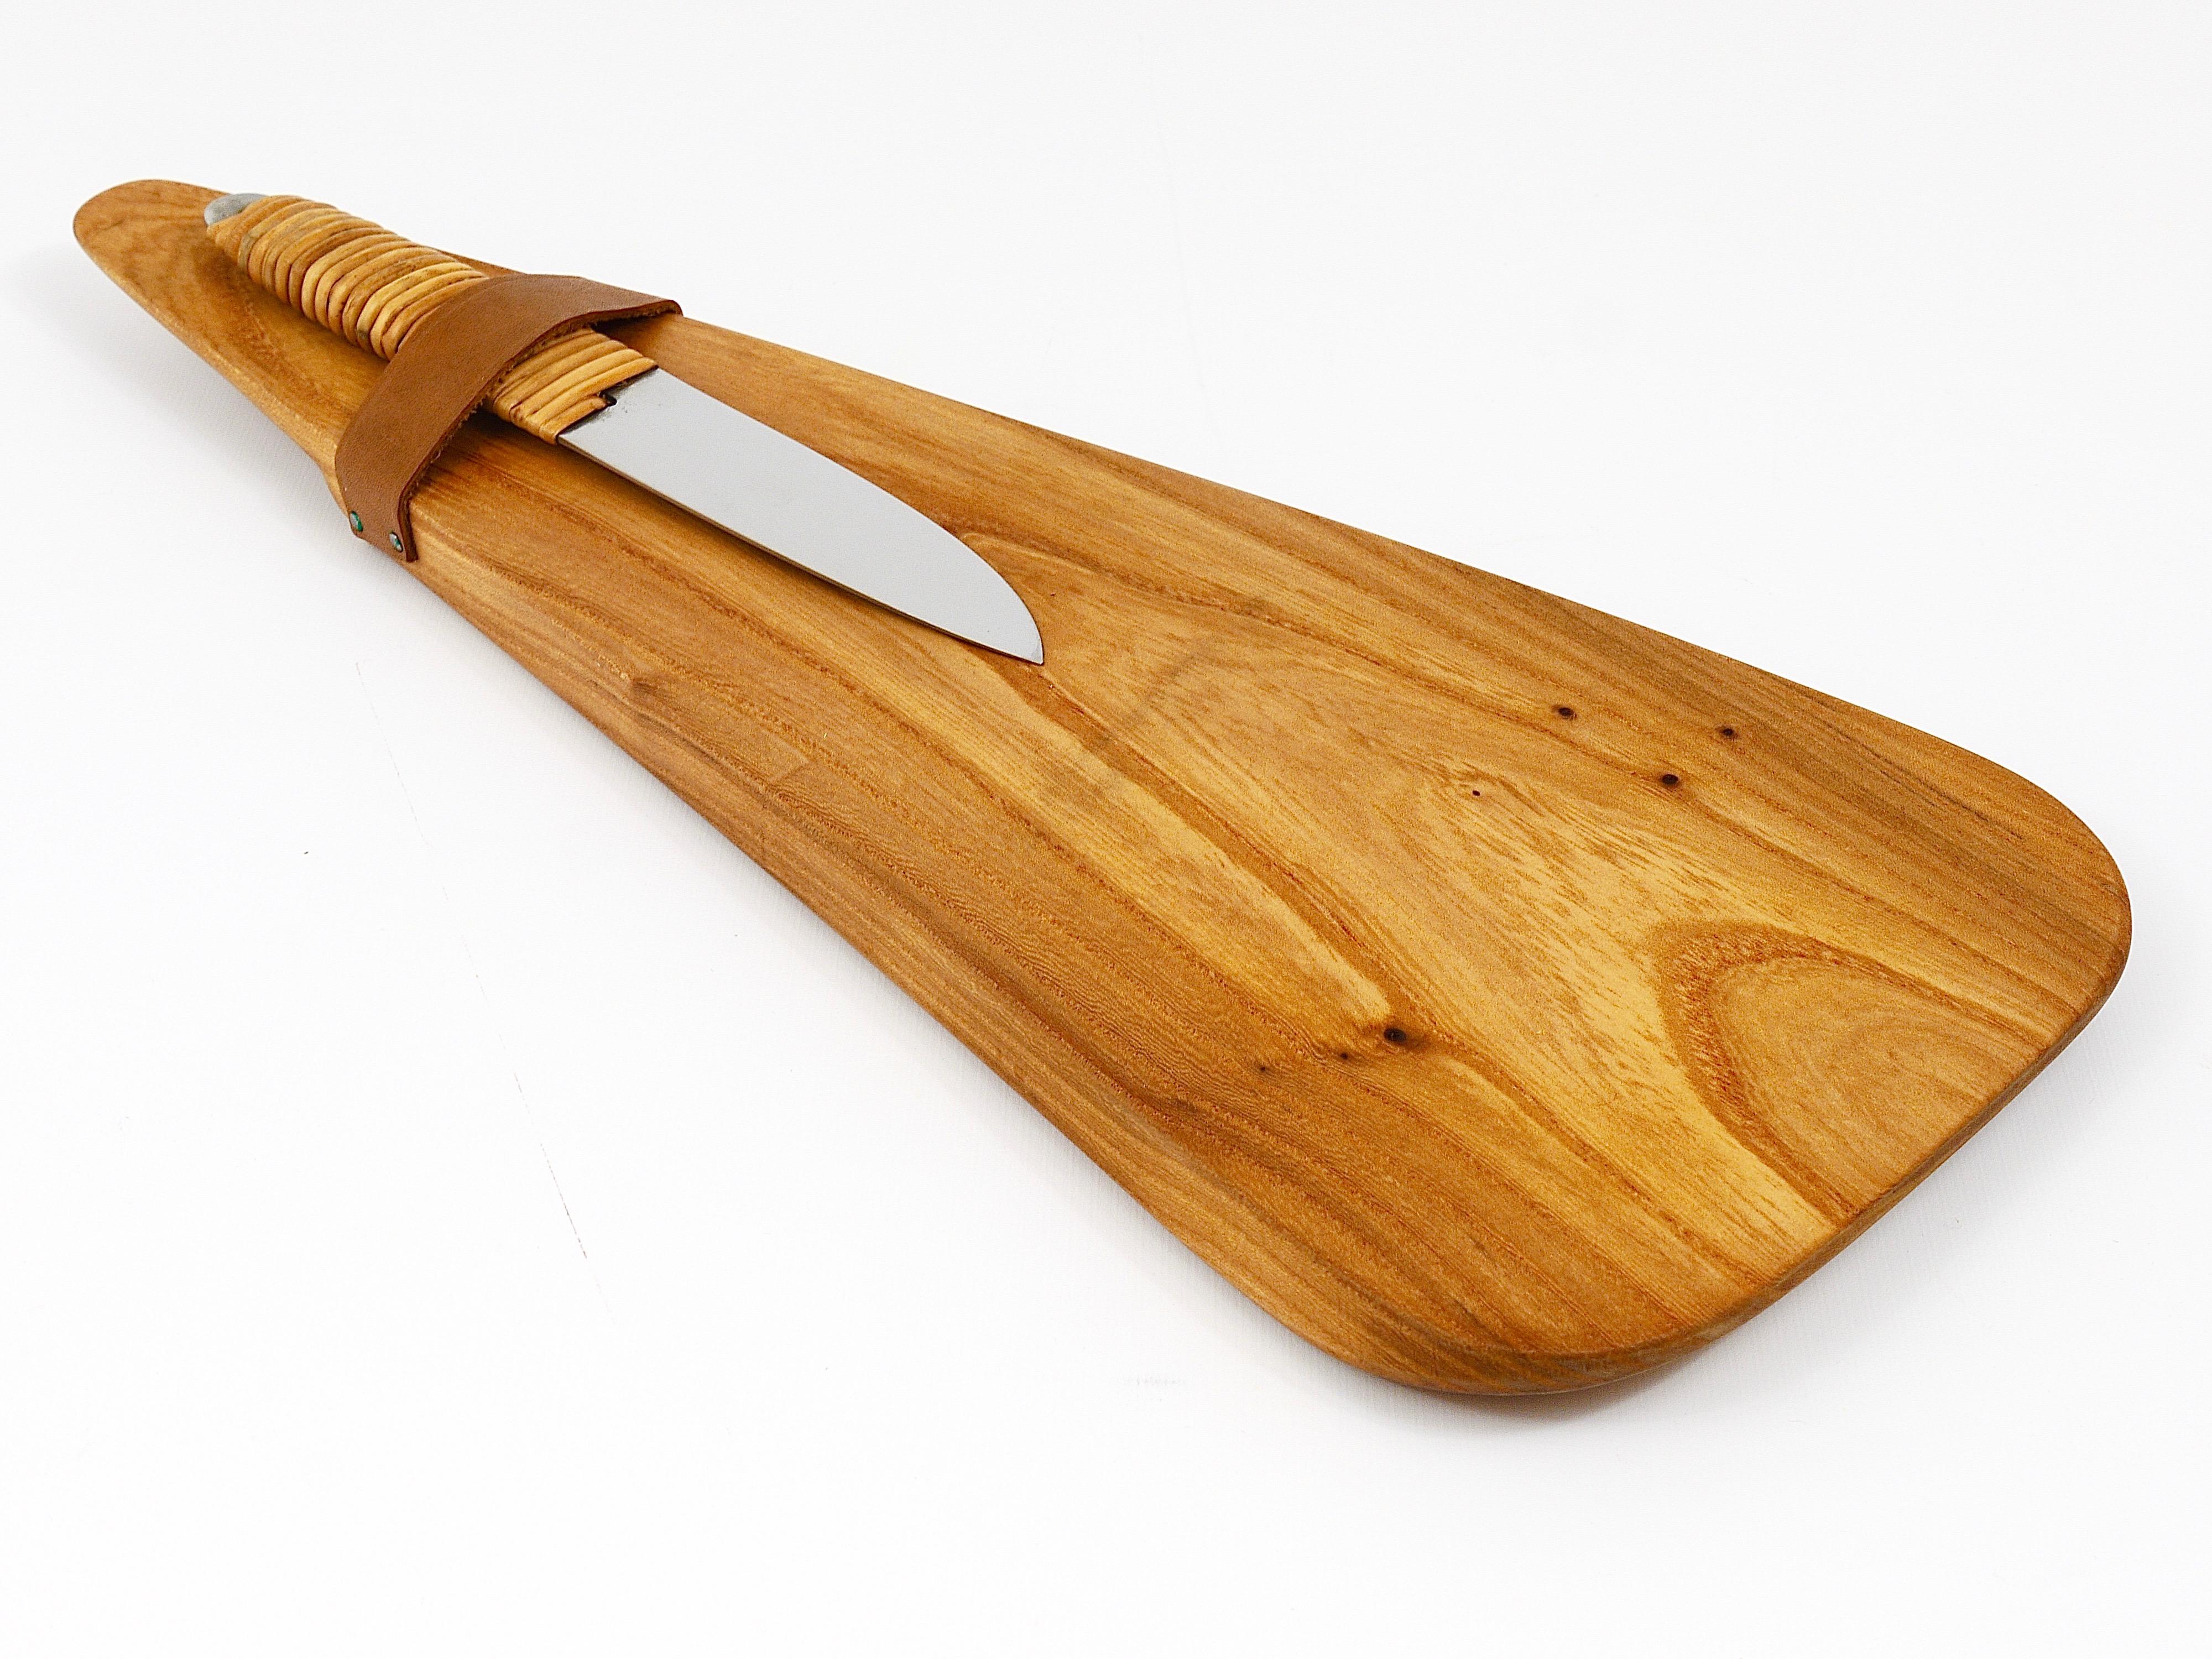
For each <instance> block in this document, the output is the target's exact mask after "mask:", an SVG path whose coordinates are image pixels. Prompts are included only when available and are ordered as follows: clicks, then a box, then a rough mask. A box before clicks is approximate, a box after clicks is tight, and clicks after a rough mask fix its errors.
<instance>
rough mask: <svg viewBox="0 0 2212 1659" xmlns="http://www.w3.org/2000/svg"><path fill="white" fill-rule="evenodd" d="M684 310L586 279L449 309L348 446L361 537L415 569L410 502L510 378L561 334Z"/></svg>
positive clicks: (502, 287) (423, 335) (375, 401)
mask: <svg viewBox="0 0 2212 1659" xmlns="http://www.w3.org/2000/svg"><path fill="white" fill-rule="evenodd" d="M677 309H678V306H677V304H676V302H675V301H673V300H656V299H654V298H653V296H652V295H649V294H633V293H632V292H631V291H630V290H629V289H624V288H609V287H608V286H607V285H606V284H605V283H594V282H590V281H587V280H586V279H585V278H584V277H581V276H523V275H520V274H519V273H517V274H510V275H506V276H494V277H492V278H491V279H490V280H489V282H483V283H472V284H471V285H470V286H469V287H468V288H466V289H463V290H462V291H461V292H460V293H459V294H456V295H453V298H451V299H449V300H447V301H445V302H444V303H443V304H442V305H441V306H440V307H438V308H437V309H436V310H435V311H434V312H432V313H430V314H429V315H428V316H427V317H425V318H424V319H422V321H421V322H420V323H418V324H416V325H415V327H414V329H413V330H412V331H410V333H409V334H408V336H407V338H406V342H405V343H404V344H403V345H401V347H400V348H399V350H398V355H396V356H394V357H393V358H392V362H390V363H389V364H387V365H386V368H385V370H384V373H383V374H382V375H380V377H379V378H378V380H377V382H376V385H375V386H374V387H372V388H371V389H370V391H369V394H368V401H367V402H365V403H363V404H362V406H361V409H360V410H359V412H357V413H356V415H355V416H354V417H353V422H352V424H351V425H349V426H348V427H347V428H346V429H345V432H344V435H343V436H341V437H340V438H339V439H338V455H337V475H338V497H339V499H340V500H341V501H343V502H344V503H345V509H346V513H347V517H348V520H349V522H350V523H351V524H352V526H353V529H354V533H355V534H356V535H357V536H361V537H362V538H366V539H367V540H368V541H370V542H373V543H374V544H376V545H377V546H378V547H380V548H382V549H384V550H385V551H386V552H387V553H392V554H394V555H396V556H398V557H399V558H401V559H404V560H408V561H410V562H411V561H412V560H413V559H414V557H415V534H414V531H413V530H412V528H411V527H410V526H409V524H408V518H407V501H408V498H409V497H410V496H411V495H414V493H415V487H416V485H417V484H418V483H422V475H423V474H424V473H426V472H428V471H429V470H430V463H431V462H433V461H435V460H436V459H438V452H439V451H440V450H441V449H443V448H444V447H446V445H447V442H448V441H451V439H452V438H453V434H455V433H456V432H458V431H459V430H460V429H461V422H464V421H465V420H467V419H468V418H469V416H470V415H471V413H472V412H473V411H474V410H475V409H476V407H477V404H481V403H482V402H483V400H484V398H486V397H487V396H489V394H490V392H491V389H492V387H493V386H495V385H497V384H498V382H499V378H500V376H501V375H502V374H506V373H507V370H508V369H510V368H513V367H514V365H515V364H516V363H518V362H520V361H521V360H522V359H523V358H524V357H526V356H528V355H529V354H530V353H531V352H532V350H533V349H536V348H537V347H538V346H540V345H542V344H544V343H545V342H546V341H547V340H549V339H550V338H551V337H553V336H555V335H556V334H560V333H563V332H566V331H568V330H569V329H572V328H575V327H579V326H586V327H587V326H589V325H591V324H593V323H604V322H611V321H613V320H614V319H617V318H620V317H651V316H654V315H657V314H658V313H661V312H664V311H675V310H677Z"/></svg>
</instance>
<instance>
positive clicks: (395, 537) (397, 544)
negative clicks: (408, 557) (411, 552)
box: [392, 530, 407, 553]
mask: <svg viewBox="0 0 2212 1659" xmlns="http://www.w3.org/2000/svg"><path fill="white" fill-rule="evenodd" d="M406 550H407V544H406V543H404V542H403V541H401V540H400V539H399V532H398V531H396V530H395V531H393V532H392V551H393V552H394V553H404V552H405V551H406Z"/></svg>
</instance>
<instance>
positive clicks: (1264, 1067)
mask: <svg viewBox="0 0 2212 1659" xmlns="http://www.w3.org/2000/svg"><path fill="white" fill-rule="evenodd" d="M1260 1075H1261V1077H1265V1076H1267V1067H1266V1066H1261V1068H1260Z"/></svg>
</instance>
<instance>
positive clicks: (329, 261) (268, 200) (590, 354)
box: [206, 196, 653, 443]
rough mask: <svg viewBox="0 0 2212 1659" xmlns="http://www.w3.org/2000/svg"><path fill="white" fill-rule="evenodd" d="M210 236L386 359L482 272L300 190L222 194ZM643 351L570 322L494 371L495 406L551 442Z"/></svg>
mask: <svg viewBox="0 0 2212 1659" xmlns="http://www.w3.org/2000/svg"><path fill="white" fill-rule="evenodd" d="M206 217H207V228H208V234H209V236H210V237H211V238H213V239H214V241H215V244H216V246H218V247H220V248H221V249H222V251H223V252H225V253H228V255H229V256H230V257H231V258H234V259H235V260H236V261H238V264H239V265H240V268H241V269H242V270H245V272H246V275H247V276H251V277H252V278H253V280H254V281H255V282H257V283H260V284H261V286H262V287H264V288H265V289H268V290H269V291H270V293H271V294H274V295H276V296H277V297H278V298H279V299H282V300H283V301H285V302H286V303H287V304H289V305H291V306H293V307H296V308H297V309H298V310H300V311H301V312H304V313H306V314H307V316H309V317H311V318H313V319H314V320H315V321H316V322H319V323H320V324H321V325H323V326H324V327H325V328H326V329H329V330H330V331H331V332H332V333H333V334H337V335H340V336H343V337H344V338H346V339H348V340H350V341H351V342H352V343H354V344H356V345H357V346H360V347H362V348H363V349H367V350H369V351H374V352H375V353H376V354H377V355H378V356H380V357H390V356H392V355H393V354H394V353H396V352H397V351H398V349H399V343H400V342H401V341H403V340H404V339H405V338H406V337H407V336H408V333H409V331H410V330H412V329H413V328H414V327H415V326H416V325H417V324H418V323H420V322H421V321H422V319H424V318H425V317H427V316H428V315H429V314H430V313H432V312H433V311H435V310H436V309H437V307H439V306H440V305H441V304H443V303H444V302H445V301H447V300H450V299H452V298H453V295H456V294H458V293H459V292H460V291H461V290H462V289H466V288H469V287H471V286H473V285H474V284H476V283H481V282H483V281H484V280H485V279H486V273H484V272H483V271H481V270H477V268H476V267H475V266H474V265H471V264H463V263H462V262H461V261H460V260H459V259H456V258H453V256H452V255H450V254H445V253H441V252H438V251H437V250H436V249H435V248H428V247H424V246H421V245H420V244H419V243H416V242H410V241H409V240H406V239H405V238H404V237H402V236H395V235H393V234H392V233H391V232H390V231H388V230H386V229H384V228H382V227H381V226H379V225H374V224H371V223H370V222H368V220H366V219H356V218H355V217H354V216H352V215H350V214H347V213H341V212H340V211H338V210H337V209H336V208H334V207H329V206H326V205H325V204H323V203H320V202H310V201H307V200H306V199H304V198H303V197H298V196H225V197H219V198H218V199H216V200H215V201H213V202H210V203H209V204H208V206H207V212H206ZM652 367H653V359H652V358H650V357H647V356H643V355H642V354H641V353H639V352H635V351H633V350H631V349H629V347H628V346H626V345H623V344H622V343H620V342H619V341H616V340H611V339H609V338H608V337H606V336H605V335H604V334H601V333H599V331H597V330H595V329H589V328H580V329H577V330H575V331H574V332H572V333H568V334H563V335H561V336H560V337H557V338H555V339H552V340H549V341H547V342H546V343H544V345H542V346H540V347H538V349H537V350H535V351H533V352H532V353H531V354H530V355H529V356H527V357H525V358H524V359H523V360H522V361H521V362H519V363H517V364H516V365H515V366H514V367H513V368H511V369H509V370H507V373H506V374H504V375H503V376H501V379H500V380H499V381H498V383H497V384H496V385H495V386H493V387H492V390H491V395H490V397H489V398H487V399H486V401H487V402H488V403H489V405H490V407H491V409H492V410H493V412H494V413H495V414H497V415H498V416H501V418H502V419H505V420H508V421H512V422H513V423H514V424H515V425H517V426H519V427H520V428H522V429H523V430H524V431H525V432H527V433H529V434H530V435H532V437H536V438H543V439H544V441H546V442H547V443H551V442H552V441H554V440H555V439H556V438H558V437H559V436H560V435H561V434H562V433H563V432H565V431H567V430H568V428H570V427H572V426H574V424H575V423H576V422H579V421H580V420H582V419H583V418H584V416H586V415H589V414H592V412H593V411H595V410H601V409H605V407H606V404H607V400H606V399H605V398H604V397H602V396H601V395H600V394H601V393H602V392H606V391H607V390H608V389H610V388H611V387H613V386H620V385H622V384H623V382H624V381H625V380H635V379H636V378H637V377H638V376H639V375H641V374H644V373H645V372H646V371H647V369H649V368H652Z"/></svg>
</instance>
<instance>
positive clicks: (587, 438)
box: [561, 369, 1044, 662]
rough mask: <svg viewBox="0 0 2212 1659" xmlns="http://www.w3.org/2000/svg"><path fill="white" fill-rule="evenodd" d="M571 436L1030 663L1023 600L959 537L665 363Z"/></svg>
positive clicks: (735, 531)
mask: <svg viewBox="0 0 2212 1659" xmlns="http://www.w3.org/2000/svg"><path fill="white" fill-rule="evenodd" d="M607 395H608V397H609V398H611V400H612V401H611V404H610V406H609V407H607V408H605V409H603V410H599V413H597V414H596V415H587V416H585V417H584V418H583V419H582V420H580V421H579V422H576V424H575V425H574V426H572V427H570V428H568V430H567V431H566V432H564V433H562V435H561V441H562V443H564V444H566V445H567V446H568V447H569V448H571V449H574V450H576V451H578V452H580V453H583V454H586V455H588V456H590V457H591V458H592V459H593V460H595V461H597V462H599V465H602V466H605V467H608V468H611V470H612V471H617V472H619V473H621V474H622V475H623V477H625V478H628V479H629V480H630V481H631V482H633V483H639V484H642V485H643V486H644V487H645V488H646V489H650V490H651V491H653V494H654V495H660V496H664V497H665V498H666V499H667V500H669V501H673V502H675V503H676V505H677V506H678V507H683V508H684V510H685V511H686V512H690V513H697V514H698V515H699V516H700V517H701V518H702V519H705V520H708V522H709V523H710V524H714V525H719V526H720V527H721V528H722V529H724V530H726V531H728V532H730V533H731V534H732V535H733V536H738V537H742V538H744V540H746V541H748V542H750V543H751V544H753V545H754V546H756V547H758V548H760V549H762V550H764V551H766V552H769V553H773V554H775V556H777V557H778V558H780V559H785V560H788V561H789V562H791V563H793V564H795V565H798V566H799V568H801V569H804V570H810V571H811V572H813V573H814V574H816V575H817V576H820V577H822V578H823V580H826V581H832V582H835V583H836V585H837V586H840V587H844V588H849V589H851V590H852V591H853V592H855V593H858V594H860V595H861V596H862V597H863V598H866V599H873V600H874V601H875V602H876V603H877V604H878V605H887V606H889V607H890V609H891V610H893V611H898V612H899V613H900V614H901V615H902V616H908V617H913V618H914V619H915V621H916V622H921V623H928V624H929V626H931V627H932V628H936V629H943V630H944V631H945V633H947V634H951V635H956V636H957V637H958V638H961V639H963V640H969V641H973V642H974V643H975V644H977V645H982V646H988V647H990V648H991V649H992V650H994V651H1003V652H1005V653H1006V655H1008V656H1010V657H1019V658H1021V659H1024V661H1027V662H1042V661H1043V660H1044V641H1043V640H1042V638H1041V637H1040V636H1039V635H1038V633H1037V626H1036V619H1035V618H1034V617H1031V616H1030V610H1029V607H1028V606H1027V605H1024V604H1023V603H1022V598H1021V595H1020V594H1018V593H1017V592H1014V590H1013V589H1012V587H1010V586H1007V584H1006V578H1005V577H1003V576H1001V575H1000V574H999V573H998V572H997V571H995V570H994V569H992V568H991V567H990V566H989V565H987V564H986V563H985V562H983V561H982V559H981V558H980V557H979V556H976V554H975V553H974V552H973V551H972V550H969V547H968V546H967V545H966V544H964V543H963V542H961V541H960V540H959V539H958V538H957V537H955V536H953V535H951V533H950V532H947V531H945V530H944V529H943V528H941V527H940V526H938V525H936V524H934V523H933V522H932V521H931V520H928V519H926V518H924V517H923V516H922V515H921V513H917V512H916V511H915V509H914V508H912V507H908V505H907V504H906V503H905V502H904V501H901V500H899V499H898V497H897V496H896V495H890V494H889V493H887V492H886V491H884V490H882V489H878V488H877V487H876V486H875V485H874V484H872V483H869V482H868V481H867V480H866V478H863V477H860V474H858V473H857V472H853V471H848V469H846V468H844V467H842V466H840V465H837V463H836V462H835V461H833V460H831V459H829V457H828V456H826V455H823V454H821V453H817V451H815V450H811V449H809V448H808V447H806V446H805V444H802V443H800V442H799V441H798V440H796V439H794V438H788V437H786V436H785V435H783V434H782V433H781V432H778V431H777V430H776V429H775V428H774V427H772V426H765V425H763V424H762V423H761V422H758V421H756V420H755V419H753V418H752V416H750V415H744V414H740V413H739V412H738V410H734V409H732V408H731V407H730V406H729V405H728V404H725V403H719V402H717V401H716V400H715V399H714V398H710V397H708V395H707V394H706V393H705V392H702V391H700V390H699V389H698V388H697V387H696V386H690V385H687V384H686V383H684V381H682V380H678V379H677V378H676V376H674V375H673V374H670V373H669V372H668V371H667V370H666V369H655V370H653V372H652V373H651V374H641V375H640V376H639V377H638V378H637V379H636V380H632V381H631V382H630V383H629V385H627V386H617V388H615V390H614V391H613V392H610V393H608V394H607Z"/></svg>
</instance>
